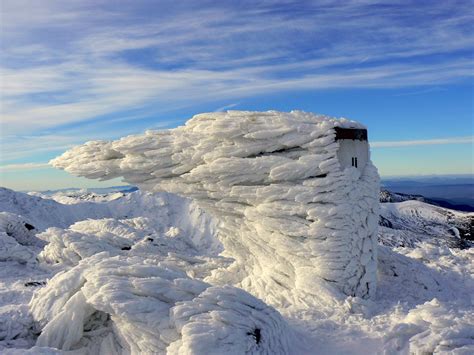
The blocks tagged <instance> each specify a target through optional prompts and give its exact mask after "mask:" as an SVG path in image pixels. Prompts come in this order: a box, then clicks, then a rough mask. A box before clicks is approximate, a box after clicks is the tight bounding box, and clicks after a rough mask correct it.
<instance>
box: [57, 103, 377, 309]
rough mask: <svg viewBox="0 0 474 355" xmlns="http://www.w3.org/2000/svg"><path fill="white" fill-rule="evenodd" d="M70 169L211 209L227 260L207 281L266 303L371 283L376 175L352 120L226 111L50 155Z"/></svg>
mask: <svg viewBox="0 0 474 355" xmlns="http://www.w3.org/2000/svg"><path fill="white" fill-rule="evenodd" d="M52 164H53V165H54V166H55V167H58V168H62V169H64V170H66V171H68V172H70V173H72V174H74V175H78V176H85V177H88V178H93V179H101V180H107V179H112V178H116V177H123V178H124V180H125V181H127V182H129V183H131V184H135V185H138V186H139V187H140V188H141V189H144V190H148V191H168V192H172V193H176V194H179V195H181V196H185V197H188V198H191V199H195V200H196V201H197V202H198V203H199V205H200V206H201V207H202V208H203V209H205V210H206V211H208V212H209V213H210V214H212V215H214V216H215V217H217V218H218V219H219V221H220V225H219V228H220V233H219V235H218V238H219V240H220V242H221V243H222V245H223V248H224V252H223V255H224V256H228V257H231V258H233V259H234V260H235V262H234V263H233V264H232V265H231V266H230V267H227V268H223V269H219V270H215V271H214V272H213V274H212V276H208V277H207V278H206V280H205V281H206V282H209V283H211V284H215V285H222V284H232V285H234V286H238V287H241V288H243V289H245V290H247V291H249V292H250V293H252V294H253V295H255V296H257V297H259V298H261V299H263V300H265V301H266V302H267V303H270V304H273V305H276V306H277V307H278V306H279V305H282V304H289V303H292V302H295V303H298V302H299V301H301V300H305V302H309V301H310V300H312V299H316V298H318V297H320V295H321V293H322V292H323V291H328V290H334V289H335V290H336V291H335V292H336V293H337V292H338V291H337V290H339V291H342V292H343V293H345V294H346V295H353V296H360V297H369V296H371V295H373V294H374V292H375V287H376V265H377V256H376V243H377V241H376V238H377V231H376V229H377V221H378V191H379V178H378V174H377V170H376V168H375V167H374V166H373V165H372V163H371V162H370V159H369V150H368V142H367V131H366V129H365V127H363V126H362V125H361V124H359V123H357V122H354V121H350V120H347V119H335V118H331V117H327V116H322V115H314V114H311V113H304V112H299V111H296V112H290V113H283V112H276V111H269V112H241V111H229V112H220V113H207V114H200V115H197V116H194V117H193V118H192V119H191V120H189V121H188V122H187V123H186V124H185V125H184V126H182V127H178V128H175V129H170V130H166V131H148V132H146V133H145V134H143V135H135V136H129V137H124V138H122V139H119V140H117V141H112V142H108V141H93V142H88V143H85V144H84V145H82V146H78V147H75V148H73V149H71V150H69V151H68V152H66V153H64V154H63V155H62V156H60V157H58V158H56V159H55V160H53V161H52Z"/></svg>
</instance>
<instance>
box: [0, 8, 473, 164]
mask: <svg viewBox="0 0 474 355" xmlns="http://www.w3.org/2000/svg"><path fill="white" fill-rule="evenodd" d="M470 5H471V4H470V3H469V1H466V2H464V1H460V2H456V3H455V4H453V3H450V2H436V3H426V4H425V3H420V2H416V1H413V2H407V3H406V4H405V3H404V4H391V3H388V2H386V1H382V0H380V1H364V2H360V1H346V2H340V1H323V2H321V1H318V2H307V3H306V2H305V3H293V2H274V1H268V2H263V3H261V4H258V5H257V4H255V3H254V2H244V3H241V4H239V5H237V4H233V3H216V2H199V4H197V2H192V1H189V2H183V3H180V4H177V3H176V2H174V1H160V2H158V3H155V2H148V1H130V2H127V1H125V2H120V5H119V6H117V4H115V3H111V2H109V1H101V0H99V1H97V0H94V1H67V2H64V1H59V0H57V1H56V0H51V1H42V2H38V1H29V0H5V1H3V2H2V5H1V6H2V11H1V13H2V18H1V31H0V36H1V39H2V41H1V43H2V58H1V62H0V70H1V72H0V76H1V78H2V82H1V97H0V100H1V109H0V111H1V115H2V120H1V124H0V130H1V134H2V136H3V137H7V136H9V137H11V142H12V145H10V146H12V147H13V146H16V147H20V146H21V143H22V142H24V139H23V138H22V137H25V136H29V135H35V136H36V137H35V138H31V142H34V143H28V144H25V145H24V146H23V148H21V149H20V150H16V149H9V150H6V149H5V148H2V159H3V160H6V159H7V158H8V157H10V158H11V159H14V157H18V156H19V155H21V156H22V157H24V155H25V154H27V152H28V149H30V150H31V151H33V150H35V151H41V149H45V151H47V150H49V151H53V150H55V149H57V148H59V147H66V146H67V145H69V144H73V143H74V142H78V136H81V134H79V135H78V134H77V132H74V133H71V132H69V133H66V132H64V130H63V128H61V127H63V126H65V125H68V124H79V123H84V122H90V121H91V120H92V121H93V120H97V121H102V122H103V121H105V120H110V122H113V121H115V122H119V121H120V120H121V119H120V118H119V119H117V117H114V118H105V116H107V115H112V114H115V115H120V114H122V112H124V111H127V110H133V109H137V108H139V107H142V106H147V105H148V106H154V107H155V108H154V112H155V113H157V114H159V113H160V112H164V111H169V110H173V109H179V108H182V107H186V106H188V107H190V106H192V105H196V104H200V103H203V102H222V101H224V102H225V101H228V102H236V101H240V100H241V99H242V98H246V97H251V96H254V95H261V94H268V93H274V92H285V91H294V90H308V89H310V90H326V89H347V88H366V89H367V88H400V87H415V86H423V85H425V86H430V85H442V84H445V83H453V82H460V81H463V80H466V78H469V77H472V75H473V68H472V58H471V54H470V53H472V52H471V51H472V49H473V48H474V37H473V35H472V32H473V31H472V26H471V25H470V24H471V23H472V21H473V20H474V15H473V10H472V8H471V6H470ZM427 58H429V59H427ZM160 110H161V111H160ZM128 117H129V118H127V117H126V118H124V121H126V120H132V119H133V117H140V115H128ZM138 119H139V118H138ZM26 123H27V124H26ZM113 129H115V130H116V131H117V132H118V131H119V130H120V129H121V128H113ZM51 130H53V131H59V134H58V133H57V132H54V133H52V134H50V133H49V131H51ZM54 135H58V136H61V137H64V138H60V139H59V140H51V141H50V142H55V143H53V144H51V143H50V144H49V145H48V144H47V143H46V144H45V145H44V146H43V141H45V139H47V138H46V137H50V136H54ZM4 141H5V139H4ZM5 146H6V145H5V144H3V145H2V147H5ZM35 148H36V149H35Z"/></svg>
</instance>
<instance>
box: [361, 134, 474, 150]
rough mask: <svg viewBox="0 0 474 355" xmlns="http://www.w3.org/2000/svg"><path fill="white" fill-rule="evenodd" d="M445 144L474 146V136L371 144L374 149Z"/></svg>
mask: <svg viewBox="0 0 474 355" xmlns="http://www.w3.org/2000/svg"><path fill="white" fill-rule="evenodd" d="M443 144H474V136H467V137H450V138H437V139H418V140H406V141H383V142H371V143H370V146H371V147H372V148H394V147H411V146H417V145H443Z"/></svg>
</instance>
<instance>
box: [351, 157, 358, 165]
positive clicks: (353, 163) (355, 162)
mask: <svg viewBox="0 0 474 355" xmlns="http://www.w3.org/2000/svg"><path fill="white" fill-rule="evenodd" d="M352 166H353V167H354V168H357V158H356V157H352Z"/></svg>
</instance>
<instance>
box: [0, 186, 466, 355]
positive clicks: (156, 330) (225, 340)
mask: <svg viewBox="0 0 474 355" xmlns="http://www.w3.org/2000/svg"><path fill="white" fill-rule="evenodd" d="M0 210H2V211H6V212H3V213H1V214H0V228H1V229H0V238H1V239H0V302H1V303H0V352H1V353H6V354H9V353H25V352H26V353H30V354H54V353H66V352H65V351H60V350H58V349H76V350H77V349H79V350H78V351H75V352H72V353H75V354H81V353H87V351H85V350H84V349H88V351H89V353H99V352H100V353H113V351H114V350H115V351H117V352H124V351H125V352H126V351H135V352H142V353H144V352H147V351H148V352H160V351H161V352H163V353H165V352H166V351H167V352H169V353H197V354H212V353H215V354H224V353H232V352H233V353H246V352H247V353H252V352H253V353H265V352H267V353H285V352H286V353H290V354H338V353H339V354H343V353H344V354H348V353H349V354H367V353H384V352H385V353H387V354H398V353H407V352H408V351H412V352H415V353H416V352H418V353H421V352H433V351H434V352H439V353H442V352H451V353H456V354H471V353H472V352H473V350H474V329H473V326H472V325H473V324H474V310H473V295H474V281H473V278H472V273H473V270H474V265H473V264H474V261H473V260H474V258H473V256H474V255H473V254H474V253H473V251H472V250H473V249H464V250H461V249H458V248H451V249H450V248H448V247H447V245H449V244H450V243H452V241H454V240H456V238H457V237H456V233H454V232H453V234H452V239H451V240H450V239H449V238H448V236H447V235H444V236H443V231H444V230H445V231H449V230H455V229H456V227H455V226H454V225H453V224H452V221H453V219H454V220H456V221H458V223H462V222H463V220H468V218H469V217H470V218H474V215H473V214H467V213H460V212H455V211H449V210H446V209H443V208H439V207H435V206H431V205H427V204H425V203H423V202H419V201H406V202H400V203H387V204H382V211H381V212H382V215H383V216H385V217H386V221H385V222H383V223H385V224H388V223H387V221H389V222H390V224H391V225H392V228H390V227H385V226H383V227H381V229H380V232H379V241H381V242H383V243H385V244H387V245H392V246H395V245H402V244H403V243H405V242H406V240H407V239H408V238H409V237H410V235H413V241H414V242H413V243H410V244H407V245H406V246H405V247H394V248H392V247H388V246H384V245H382V244H379V246H378V249H379V256H378V258H379V263H378V290H377V294H376V295H375V298H374V299H373V300H371V301H369V300H364V299H361V298H357V297H345V296H344V295H343V294H342V293H338V292H336V291H334V294H333V297H331V298H327V299H324V300H320V304H319V305H318V306H314V304H312V303H311V304H310V305H308V304H306V303H304V302H301V303H300V304H295V305H287V306H281V307H279V308H278V309H277V310H275V309H274V308H272V307H269V306H267V305H265V304H264V303H263V302H262V301H260V300H258V299H256V298H255V297H253V296H251V295H250V294H248V293H246V292H244V291H242V290H240V289H237V288H234V287H230V286H210V284H209V283H208V282H206V280H208V279H212V274H213V273H216V272H219V269H220V268H225V267H228V265H229V264H231V263H232V260H229V259H227V258H225V257H222V256H219V255H220V254H221V252H222V244H221V243H220V242H219V240H218V238H216V233H217V229H216V221H215V220H214V219H212V218H211V217H209V216H208V215H207V214H205V213H204V212H203V211H202V210H201V209H200V208H199V207H197V206H196V204H195V203H194V202H191V201H189V200H186V199H183V198H180V197H177V196H175V195H172V194H167V193H157V194H150V193H143V192H140V191H136V192H131V193H121V192H115V193H109V194H104V195H97V194H91V193H86V192H74V193H67V192H60V193H56V194H53V195H51V196H47V195H42V194H39V193H35V194H29V195H27V194H23V193H18V192H14V191H11V190H7V189H0ZM453 216H454V217H453ZM397 223H398V224H400V225H403V226H404V227H403V228H404V229H401V228H402V227H397ZM25 224H27V226H28V227H29V228H31V227H32V226H34V227H35V228H34V229H31V230H28V228H27V227H25ZM48 228H49V229H48ZM417 228H418V229H417ZM420 228H425V229H428V230H433V229H435V228H437V230H438V231H439V232H438V233H437V234H436V233H432V235H431V236H430V235H429V233H425V235H424V239H423V240H421V241H419V240H418V239H417V238H418V237H419V235H420V234H419V233H420V231H421V229H420ZM443 228H444V230H443ZM45 230H46V231H45ZM35 235H36V237H35ZM436 235H438V236H440V237H436ZM199 280H201V281H199ZM45 344H48V345H49V347H44V345H45ZM118 344H136V346H138V348H133V349H132V348H130V349H124V348H120V347H118ZM33 346H35V347H34V348H32V347H33ZM21 349H23V350H21ZM26 349H29V350H26ZM81 349H82V350H81ZM159 349H162V350H159ZM165 349H166V350H165Z"/></svg>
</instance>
